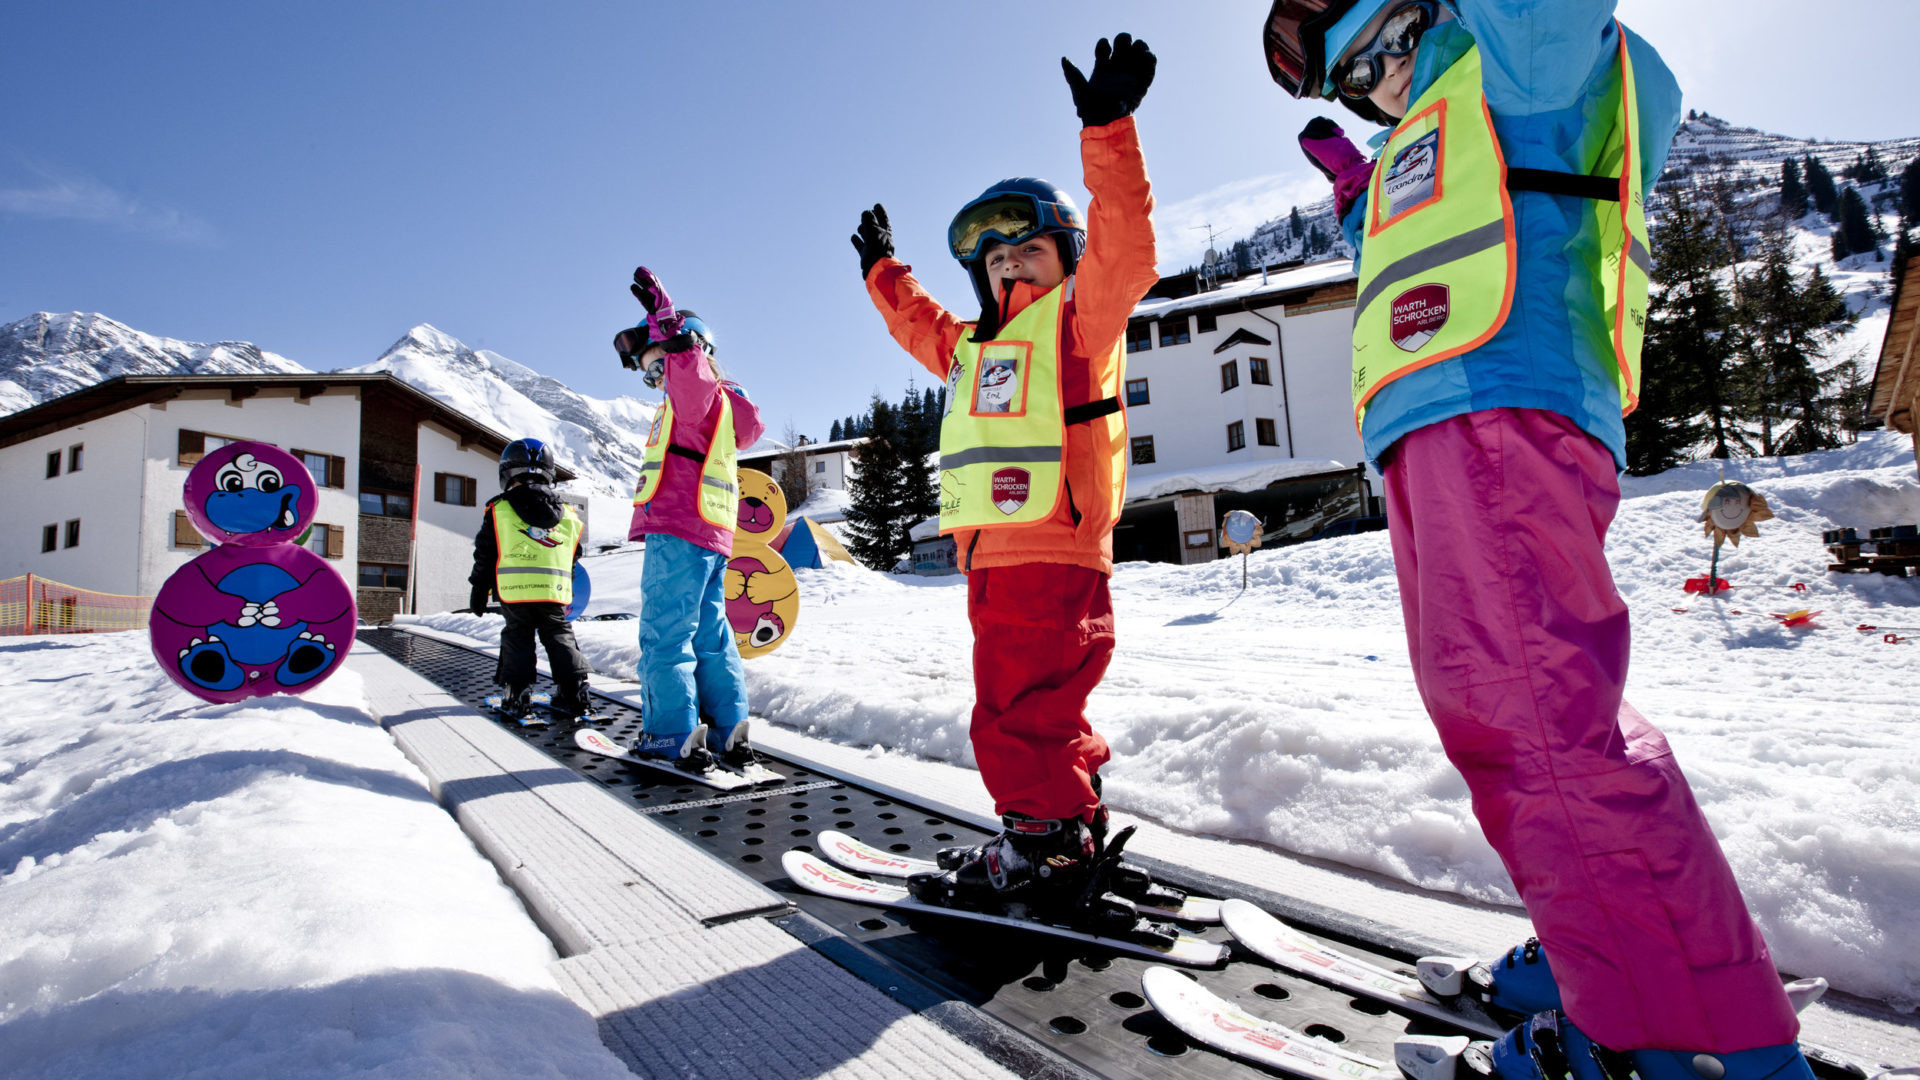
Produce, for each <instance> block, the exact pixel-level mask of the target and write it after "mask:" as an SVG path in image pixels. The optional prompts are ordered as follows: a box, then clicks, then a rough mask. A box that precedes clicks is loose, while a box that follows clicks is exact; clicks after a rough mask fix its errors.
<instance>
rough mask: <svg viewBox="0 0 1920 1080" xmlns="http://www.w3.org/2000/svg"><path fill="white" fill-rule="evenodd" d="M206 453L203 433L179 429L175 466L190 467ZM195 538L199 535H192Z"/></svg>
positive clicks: (205, 437)
mask: <svg viewBox="0 0 1920 1080" xmlns="http://www.w3.org/2000/svg"><path fill="white" fill-rule="evenodd" d="M206 452H207V436H206V434H205V433H204V432H199V431H188V430H187V429H186V428H181V429H180V460H179V461H178V462H176V464H180V465H191V464H193V463H194V462H196V461H199V460H200V459H201V458H202V457H204V456H205V455H206ZM194 535H195V536H196V537H197V536H199V535H200V534H199V533H195V534H194Z"/></svg>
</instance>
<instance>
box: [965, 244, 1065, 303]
mask: <svg viewBox="0 0 1920 1080" xmlns="http://www.w3.org/2000/svg"><path fill="white" fill-rule="evenodd" d="M980 257H981V259H982V260H984V261H985V263H986V265H987V280H988V281H990V282H992V283H993V294H994V295H995V296H999V295H1000V293H1001V290H1003V289H1004V288H1005V287H1006V286H1005V284H1004V283H1005V282H1007V281H1025V282H1029V283H1031V284H1032V285H1034V286H1035V287H1036V288H1038V289H1040V290H1041V291H1043V292H1044V291H1046V290H1048V289H1051V288H1053V287H1054V286H1056V285H1058V284H1060V283H1061V282H1062V281H1065V280H1066V279H1067V268H1066V266H1065V264H1063V263H1062V262H1061V261H1060V244H1059V242H1058V238H1057V237H1053V236H1047V235H1040V236H1030V237H1028V238H1026V239H1025V240H1022V241H1020V242H1019V243H1017V244H1003V243H1001V242H1000V241H998V240H989V241H988V242H987V249H986V251H985V253H984V254H982V255H981V256H980Z"/></svg>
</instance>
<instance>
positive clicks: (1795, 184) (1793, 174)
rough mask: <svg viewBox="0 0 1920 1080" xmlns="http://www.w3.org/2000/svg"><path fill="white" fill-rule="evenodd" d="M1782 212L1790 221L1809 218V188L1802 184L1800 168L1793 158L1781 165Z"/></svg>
mask: <svg viewBox="0 0 1920 1080" xmlns="http://www.w3.org/2000/svg"><path fill="white" fill-rule="evenodd" d="M1780 212H1781V213H1782V214H1785V215H1786V216H1787V220H1789V221H1798V220H1800V219H1801V218H1803V217H1806V216H1807V188H1806V185H1804V184H1802V183H1801V182H1800V166H1799V164H1798V163H1797V162H1795V161H1794V160H1793V159H1792V158H1788V159H1786V160H1785V161H1782V162H1781V163H1780Z"/></svg>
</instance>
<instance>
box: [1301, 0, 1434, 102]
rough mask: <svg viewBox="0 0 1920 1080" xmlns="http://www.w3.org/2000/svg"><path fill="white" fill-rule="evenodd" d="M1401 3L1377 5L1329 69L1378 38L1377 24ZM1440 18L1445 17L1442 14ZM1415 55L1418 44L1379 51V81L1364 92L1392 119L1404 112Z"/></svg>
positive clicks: (1380, 25)
mask: <svg viewBox="0 0 1920 1080" xmlns="http://www.w3.org/2000/svg"><path fill="white" fill-rule="evenodd" d="M1405 6H1406V5H1405V4H1388V5H1387V6H1386V7H1383V8H1381V9H1380V13H1379V14H1378V15H1375V16H1374V17H1373V21H1372V22H1369V23H1368V24H1367V26H1366V29H1364V30H1362V31H1360V33H1359V34H1358V35H1357V36H1356V37H1355V38H1354V39H1353V44H1352V45H1351V46H1349V47H1348V48H1347V51H1346V52H1344V53H1342V54H1340V59H1339V60H1338V61H1337V62H1336V63H1334V64H1333V65H1332V66H1331V67H1330V69H1329V70H1337V69H1338V68H1339V67H1340V65H1341V64H1344V63H1346V62H1347V61H1348V60H1350V59H1352V58H1353V57H1354V55H1356V54H1357V53H1360V52H1362V51H1364V50H1365V49H1368V48H1370V47H1372V45H1373V44H1374V42H1375V40H1376V39H1378V38H1379V36H1380V28H1381V27H1382V26H1383V25H1385V24H1386V21H1387V19H1388V18H1389V17H1390V16H1392V15H1393V14H1394V13H1395V12H1397V11H1399V10H1400V9H1401V8H1402V7H1405ZM1441 21H1446V19H1445V15H1444V14H1443V15H1442V17H1441ZM1419 55H1420V48H1419V46H1418V45H1416V46H1414V50H1413V51H1412V52H1410V53H1407V54H1406V55H1405V56H1386V55H1382V56H1381V57H1380V81H1379V82H1377V83H1375V84H1374V86H1373V89H1372V90H1369V91H1368V92H1367V100H1368V101H1371V102H1373V103H1374V105H1375V106H1377V107H1378V108H1379V109H1380V111H1381V112H1384V113H1386V114H1387V115H1388V116H1391V117H1393V118H1394V119H1396V120H1397V119H1399V118H1401V117H1404V116H1406V115H1407V94H1408V91H1410V90H1411V89H1412V88H1413V61H1414V58H1415V57H1417V56H1419Z"/></svg>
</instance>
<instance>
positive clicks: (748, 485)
mask: <svg viewBox="0 0 1920 1080" xmlns="http://www.w3.org/2000/svg"><path fill="white" fill-rule="evenodd" d="M786 521H787V497H786V495H785V494H784V493H782V492H781V490H780V485H779V484H776V483H774V482H773V477H771V476H768V475H767V474H766V473H763V472H760V471H759V470H757V469H741V470H740V504H739V520H738V523H737V526H736V528H735V529H734V533H733V557H732V558H731V559H729V560H727V574H726V590H725V594H726V599H727V625H729V626H731V627H732V628H733V640H734V642H735V643H736V644H737V645H739V646H740V656H741V658H742V659H752V658H753V657H756V656H761V655H764V654H766V653H770V652H772V651H773V650H775V649H777V648H779V647H780V646H781V645H782V644H784V643H785V642H786V640H787V636H788V635H789V634H791V633H793V624H794V622H795V620H797V619H798V618H799V617H800V583H799V582H798V581H796V580H794V576H793V567H791V566H788V565H787V560H786V557H785V556H783V555H781V554H780V553H779V552H778V551H775V550H774V548H773V541H774V540H775V539H776V538H777V537H779V536H780V530H781V528H782V527H783V526H784V525H785V524H786Z"/></svg>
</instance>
